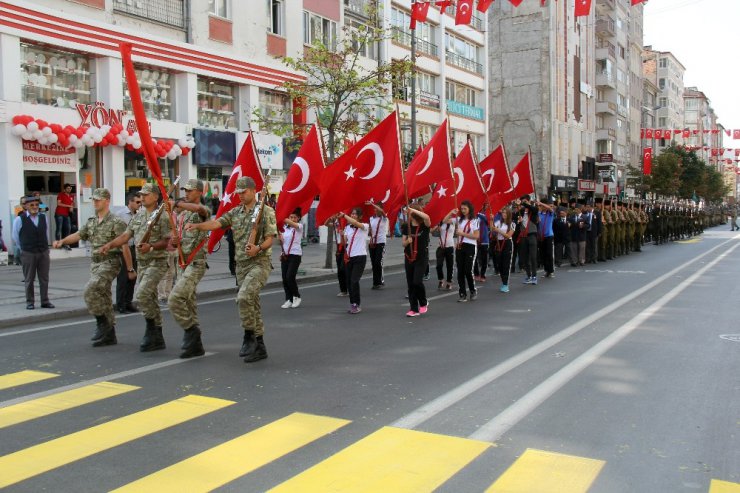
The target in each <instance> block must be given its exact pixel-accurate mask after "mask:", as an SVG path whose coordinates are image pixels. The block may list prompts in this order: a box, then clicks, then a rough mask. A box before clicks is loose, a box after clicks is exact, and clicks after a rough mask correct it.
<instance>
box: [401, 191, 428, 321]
mask: <svg viewBox="0 0 740 493" xmlns="http://www.w3.org/2000/svg"><path fill="white" fill-rule="evenodd" d="M407 210H408V218H409V219H408V222H406V223H404V224H403V225H402V226H401V235H402V236H401V244H402V245H403V247H404V250H403V254H404V268H405V270H406V286H407V287H408V295H409V305H410V307H409V311H408V312H406V316H407V317H418V316H419V315H422V314H424V313H426V312H427V309H428V306H429V301H428V300H427V294H426V289H425V288H424V271H425V270H426V267H427V263H428V257H429V250H428V248H427V245H428V244H429V231H430V229H429V226H430V222H429V216H428V215H427V214H425V213H424V212H423V211H422V210H421V207H420V206H418V205H411V206H409V207H408V209H407Z"/></svg>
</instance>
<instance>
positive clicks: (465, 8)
mask: <svg viewBox="0 0 740 493" xmlns="http://www.w3.org/2000/svg"><path fill="white" fill-rule="evenodd" d="M472 18H473V0H457V14H455V25H460V24H470V20H471V19H472Z"/></svg>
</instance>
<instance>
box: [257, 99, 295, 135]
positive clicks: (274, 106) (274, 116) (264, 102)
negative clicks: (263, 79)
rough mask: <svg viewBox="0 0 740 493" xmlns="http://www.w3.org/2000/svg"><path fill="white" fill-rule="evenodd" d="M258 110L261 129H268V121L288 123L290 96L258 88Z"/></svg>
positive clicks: (289, 119) (289, 117) (289, 118)
mask: <svg viewBox="0 0 740 493" xmlns="http://www.w3.org/2000/svg"><path fill="white" fill-rule="evenodd" d="M260 112H261V113H262V116H263V120H262V121H263V122H264V123H263V124H262V126H261V128H262V129H263V130H268V131H269V130H270V128H269V127H270V126H271V125H270V122H275V123H277V122H280V123H290V121H291V113H290V98H289V97H288V96H287V95H286V94H284V93H282V92H278V91H271V90H269V89H260ZM265 127H266V128H265Z"/></svg>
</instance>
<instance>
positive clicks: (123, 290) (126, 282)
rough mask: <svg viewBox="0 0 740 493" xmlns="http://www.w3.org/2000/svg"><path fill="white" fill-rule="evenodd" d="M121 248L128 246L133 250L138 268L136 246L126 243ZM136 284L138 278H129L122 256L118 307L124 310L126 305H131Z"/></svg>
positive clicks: (117, 292) (133, 258) (118, 285)
mask: <svg viewBox="0 0 740 493" xmlns="http://www.w3.org/2000/svg"><path fill="white" fill-rule="evenodd" d="M121 248H128V249H129V251H130V252H131V260H132V265H133V267H134V269H136V267H137V265H136V247H134V246H129V245H124V246H122V247H121ZM135 286H136V279H129V278H128V269H126V262H124V261H123V256H122V257H121V270H120V271H119V272H118V277H117V278H116V308H118V309H119V310H123V309H125V308H126V305H130V304H131V302H132V301H133V300H134V287H135Z"/></svg>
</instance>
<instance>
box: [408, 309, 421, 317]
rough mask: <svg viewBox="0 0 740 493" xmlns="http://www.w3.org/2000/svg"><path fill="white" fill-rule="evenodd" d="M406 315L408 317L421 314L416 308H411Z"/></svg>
mask: <svg viewBox="0 0 740 493" xmlns="http://www.w3.org/2000/svg"><path fill="white" fill-rule="evenodd" d="M406 316H407V317H418V316H419V312H415V311H414V310H409V311H407V312H406Z"/></svg>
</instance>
